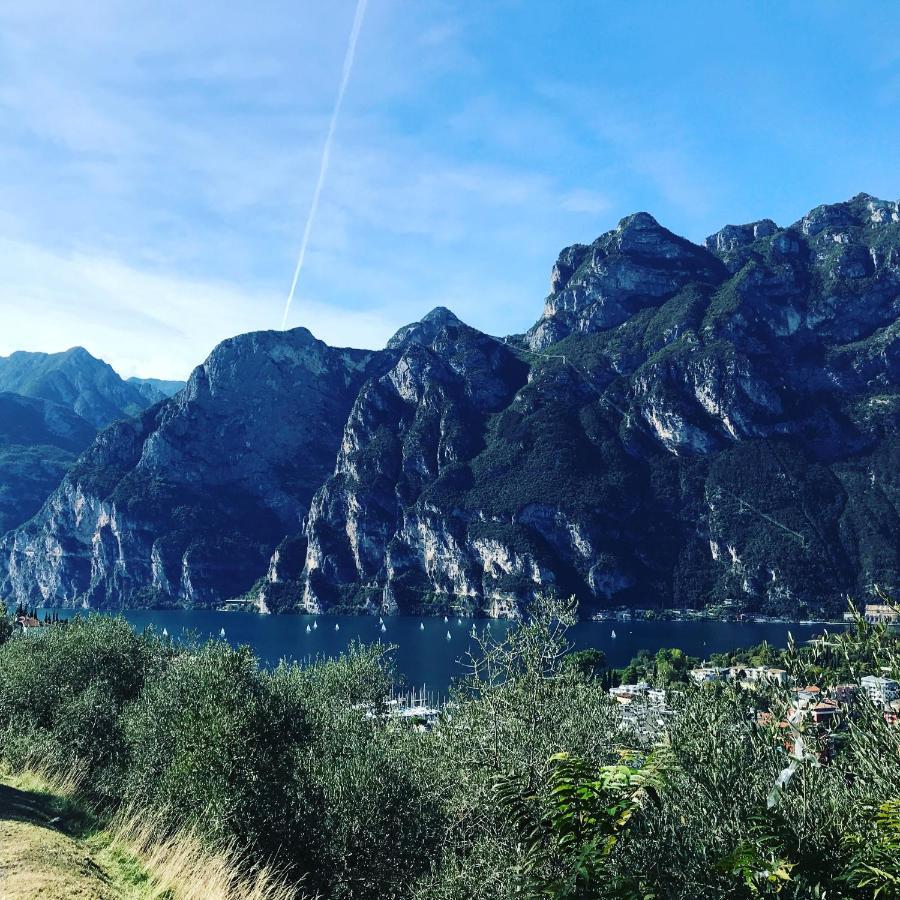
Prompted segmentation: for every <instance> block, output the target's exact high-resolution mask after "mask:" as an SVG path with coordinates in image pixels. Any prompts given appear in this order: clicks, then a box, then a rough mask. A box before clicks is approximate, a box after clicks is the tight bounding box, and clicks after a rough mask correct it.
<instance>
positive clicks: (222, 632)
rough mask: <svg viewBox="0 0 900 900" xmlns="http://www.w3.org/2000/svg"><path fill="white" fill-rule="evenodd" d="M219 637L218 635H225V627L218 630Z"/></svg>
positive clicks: (222, 636) (221, 636)
mask: <svg viewBox="0 0 900 900" xmlns="http://www.w3.org/2000/svg"><path fill="white" fill-rule="evenodd" d="M219 637H220V638H224V637H225V629H224V628H223V629H222V630H221V631H220V632H219Z"/></svg>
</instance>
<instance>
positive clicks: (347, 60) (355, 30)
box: [281, 0, 368, 331]
mask: <svg viewBox="0 0 900 900" xmlns="http://www.w3.org/2000/svg"><path fill="white" fill-rule="evenodd" d="M367 3H368V0H357V3H356V15H355V16H354V17H353V27H352V28H351V29H350V41H349V42H348V44H347V55H346V56H345V57H344V68H343V71H342V72H341V84H340V87H338V93H337V100H335V102H334V110H333V111H332V113H331V123H330V124H329V126H328V134H327V136H326V137H325V146H324V147H323V148H322V161H321V162H320V163H319V177H318V179H317V181H316V189H315V191H313V198H312V203H311V204H310V207H309V215H308V216H307V217H306V227H305V228H304V229H303V240H302V241H301V242H300V255H299V256H298V257H297V266H296V268H295V269H294V278H293V280H292V281H291V289H290V291H289V292H288V298H287V302H286V303H285V304H284V315H283V316H282V317H281V330H282V331H284V328H285V326H286V325H287V317H288V313H289V312H290V311H291V303H293V302H294V291H296V290H297V281H298V280H299V278H300V270H301V269H302V268H303V261H304V259H305V258H306V246H307V244H309V235H310V232H311V231H312V227H313V222H314V221H315V218H316V211H317V210H318V208H319V197H320V196H321V195H322V185H324V184H325V176H326V174H327V173H328V163H329V161H330V160H331V144H332V143H333V141H334V132H335V129H336V128H337V121H338V116H340V114H341V105H342V104H343V102H344V94H345V93H346V91H347V83H348V82H349V81H350V73H351V72H352V71H353V59H354V57H355V56H356V42H357V41H358V40H359V32H360V29H361V28H362V23H363V17H364V16H365V14H366V4H367Z"/></svg>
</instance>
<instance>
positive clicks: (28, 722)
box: [0, 616, 173, 802]
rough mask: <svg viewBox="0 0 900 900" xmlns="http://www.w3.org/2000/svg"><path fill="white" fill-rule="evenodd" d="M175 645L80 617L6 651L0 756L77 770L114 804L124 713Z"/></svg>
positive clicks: (0, 662) (111, 621) (0, 671)
mask: <svg viewBox="0 0 900 900" xmlns="http://www.w3.org/2000/svg"><path fill="white" fill-rule="evenodd" d="M172 653H173V650H172V647H171V645H170V644H169V643H168V642H166V641H164V640H162V639H161V638H159V637H158V636H156V635H155V634H153V633H152V632H145V633H144V634H138V633H137V632H135V631H134V629H132V628H131V627H130V626H129V625H128V624H127V623H126V622H125V621H124V620H123V619H118V618H109V617H105V616H91V617H89V618H87V619H84V618H80V617H76V618H74V619H72V620H71V621H70V622H69V623H67V624H66V625H64V626H63V625H58V626H53V627H48V628H46V629H42V630H41V632H40V633H39V634H37V635H35V636H33V637H32V636H29V637H26V638H21V639H13V640H9V641H7V642H6V643H5V644H4V645H3V647H2V652H0V756H2V757H3V758H5V759H6V760H7V761H9V762H12V763H13V764H15V765H37V766H40V767H41V768H47V769H58V770H62V771H65V772H72V771H74V772H77V773H78V774H79V775H80V776H81V777H82V778H83V779H84V783H85V786H86V790H88V791H89V792H90V794H91V795H92V798H93V799H95V800H100V801H105V802H108V801H111V800H113V799H115V797H116V795H117V780H118V777H119V772H120V769H121V767H122V766H123V765H124V764H125V763H124V760H123V749H124V748H123V741H122V730H121V719H120V716H121V712H122V710H123V709H124V708H125V707H126V706H127V704H129V703H130V702H132V701H133V700H134V699H135V698H137V697H138V696H139V694H140V692H141V690H142V689H143V687H144V684H145V682H146V681H147V679H148V678H151V677H153V676H154V675H156V674H157V673H159V672H160V671H162V669H163V668H164V667H165V666H166V665H167V662H168V660H169V658H170V657H171V655H172Z"/></svg>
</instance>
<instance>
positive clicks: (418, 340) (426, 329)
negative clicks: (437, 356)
mask: <svg viewBox="0 0 900 900" xmlns="http://www.w3.org/2000/svg"><path fill="white" fill-rule="evenodd" d="M463 324H464V323H463V322H462V321H461V320H460V319H459V318H457V317H456V316H455V315H454V314H453V313H452V312H450V310H449V309H447V307H446V306H436V307H435V308H434V309H433V310H431V312H429V313H426V314H425V315H424V316H423V317H422V319H421V320H420V321H418V322H412V323H410V324H409V325H404V326H403V328H401V329H400V330H399V331H398V332H397V333H396V334H395V335H394V336H393V337H392V338H391V339H390V340H389V341H388V342H387V345H386V348H387V349H388V350H398V349H400V348H401V347H404V346H406V345H407V344H410V343H414V344H430V343H432V341H434V339H435V338H436V337H437V335H438V334H439V333H440V332H441V330H442V329H443V328H445V327H446V326H448V325H463Z"/></svg>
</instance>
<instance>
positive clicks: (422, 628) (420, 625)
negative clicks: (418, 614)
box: [419, 622, 425, 631]
mask: <svg viewBox="0 0 900 900" xmlns="http://www.w3.org/2000/svg"><path fill="white" fill-rule="evenodd" d="M424 630H425V623H424V622H419V631H424Z"/></svg>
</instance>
